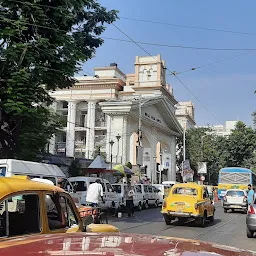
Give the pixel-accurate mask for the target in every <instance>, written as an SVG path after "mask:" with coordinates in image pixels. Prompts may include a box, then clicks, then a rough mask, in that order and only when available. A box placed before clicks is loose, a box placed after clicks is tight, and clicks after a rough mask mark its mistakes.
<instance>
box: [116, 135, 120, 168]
mask: <svg viewBox="0 0 256 256" xmlns="http://www.w3.org/2000/svg"><path fill="white" fill-rule="evenodd" d="M116 139H117V153H116V163H117V161H118V157H119V140H120V139H121V136H120V135H119V134H118V135H117V136H116Z"/></svg>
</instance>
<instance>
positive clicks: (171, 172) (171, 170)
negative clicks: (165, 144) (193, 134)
mask: <svg viewBox="0 0 256 256" xmlns="http://www.w3.org/2000/svg"><path fill="white" fill-rule="evenodd" d="M170 149H171V155H170V160H171V161H170V168H169V170H168V173H167V178H168V180H172V181H175V180H176V137H175V136H171V138H170Z"/></svg>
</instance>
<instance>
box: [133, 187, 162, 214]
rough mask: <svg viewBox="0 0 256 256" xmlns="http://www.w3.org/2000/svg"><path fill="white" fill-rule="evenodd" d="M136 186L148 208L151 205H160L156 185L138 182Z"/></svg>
mask: <svg viewBox="0 0 256 256" xmlns="http://www.w3.org/2000/svg"><path fill="white" fill-rule="evenodd" d="M135 188H136V190H137V191H138V193H140V194H142V196H143V201H144V207H145V208H146V209H148V208H149V206H154V207H158V204H159V201H158V190H156V188H155V187H153V186H152V185H150V184H136V185H135Z"/></svg>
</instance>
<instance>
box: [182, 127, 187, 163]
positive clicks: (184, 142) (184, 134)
mask: <svg viewBox="0 0 256 256" xmlns="http://www.w3.org/2000/svg"><path fill="white" fill-rule="evenodd" d="M186 130H187V124H186V123H185V125H184V129H183V162H185V160H186Z"/></svg>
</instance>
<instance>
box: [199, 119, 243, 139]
mask: <svg viewBox="0 0 256 256" xmlns="http://www.w3.org/2000/svg"><path fill="white" fill-rule="evenodd" d="M237 122H238V121H226V122H225V125H223V124H218V125H213V126H200V127H205V128H210V129H211V130H212V132H211V133H213V134H215V135H218V136H226V137H227V136H229V135H230V134H231V133H232V130H234V129H235V127H236V124H237Z"/></svg>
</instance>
